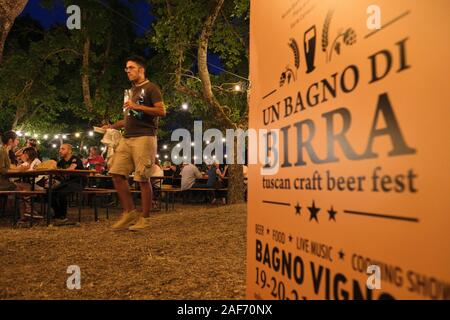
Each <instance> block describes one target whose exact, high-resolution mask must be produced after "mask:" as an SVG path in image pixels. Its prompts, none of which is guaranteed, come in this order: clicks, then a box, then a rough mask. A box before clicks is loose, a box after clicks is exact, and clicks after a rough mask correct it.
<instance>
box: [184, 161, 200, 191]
mask: <svg viewBox="0 0 450 320" xmlns="http://www.w3.org/2000/svg"><path fill="white" fill-rule="evenodd" d="M200 178H204V175H203V174H202V173H201V172H200V170H198V168H197V167H196V166H195V165H193V164H191V163H188V162H183V166H182V169H181V190H188V189H191V188H192V187H193V186H194V184H195V179H200Z"/></svg>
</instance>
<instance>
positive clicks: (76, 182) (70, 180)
mask: <svg viewBox="0 0 450 320" xmlns="http://www.w3.org/2000/svg"><path fill="white" fill-rule="evenodd" d="M59 155H60V157H61V160H59V161H58V164H57V167H58V169H66V170H83V169H84V168H83V163H82V162H81V159H80V158H78V157H76V156H74V155H73V154H72V146H71V145H70V144H62V145H61V147H60V148H59ZM83 186H84V181H83V177H81V176H76V175H70V174H67V175H66V176H64V177H62V180H61V183H60V184H58V185H57V186H56V187H54V188H53V194H52V203H51V205H52V209H53V212H54V218H55V219H56V223H64V222H67V218H66V216H67V207H68V202H67V196H68V195H69V194H71V193H77V192H81V191H82V190H83Z"/></svg>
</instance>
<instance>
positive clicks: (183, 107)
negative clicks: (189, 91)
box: [181, 102, 189, 110]
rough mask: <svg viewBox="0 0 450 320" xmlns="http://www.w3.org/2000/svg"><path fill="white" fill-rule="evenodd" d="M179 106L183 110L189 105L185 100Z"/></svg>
mask: <svg viewBox="0 0 450 320" xmlns="http://www.w3.org/2000/svg"><path fill="white" fill-rule="evenodd" d="M181 108H182V109H183V110H187V109H188V108H189V105H188V104H187V103H186V102H185V103H183V104H182V105H181Z"/></svg>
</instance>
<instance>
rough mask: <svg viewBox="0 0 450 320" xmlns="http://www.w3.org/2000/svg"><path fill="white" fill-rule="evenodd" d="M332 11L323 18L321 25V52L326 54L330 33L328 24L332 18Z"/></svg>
mask: <svg viewBox="0 0 450 320" xmlns="http://www.w3.org/2000/svg"><path fill="white" fill-rule="evenodd" d="M333 14H334V10H329V11H328V13H327V16H326V18H325V22H324V24H323V29H322V51H323V52H327V49H328V44H329V32H330V24H331V19H332V18H333Z"/></svg>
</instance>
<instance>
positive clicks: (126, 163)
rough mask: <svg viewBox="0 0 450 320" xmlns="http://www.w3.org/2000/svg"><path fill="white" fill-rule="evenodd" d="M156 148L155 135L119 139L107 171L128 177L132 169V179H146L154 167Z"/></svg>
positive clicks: (151, 173)
mask: <svg viewBox="0 0 450 320" xmlns="http://www.w3.org/2000/svg"><path fill="white" fill-rule="evenodd" d="M156 148H157V140H156V136H145V137H136V138H122V139H120V142H119V145H118V146H117V149H116V150H115V152H114V155H113V159H112V165H111V169H110V170H109V173H110V174H117V175H121V176H125V177H128V176H129V175H130V174H131V173H132V172H133V171H134V181H147V180H148V179H149V178H150V177H151V176H152V175H153V173H154V171H155V169H156V166H155V156H156Z"/></svg>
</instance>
